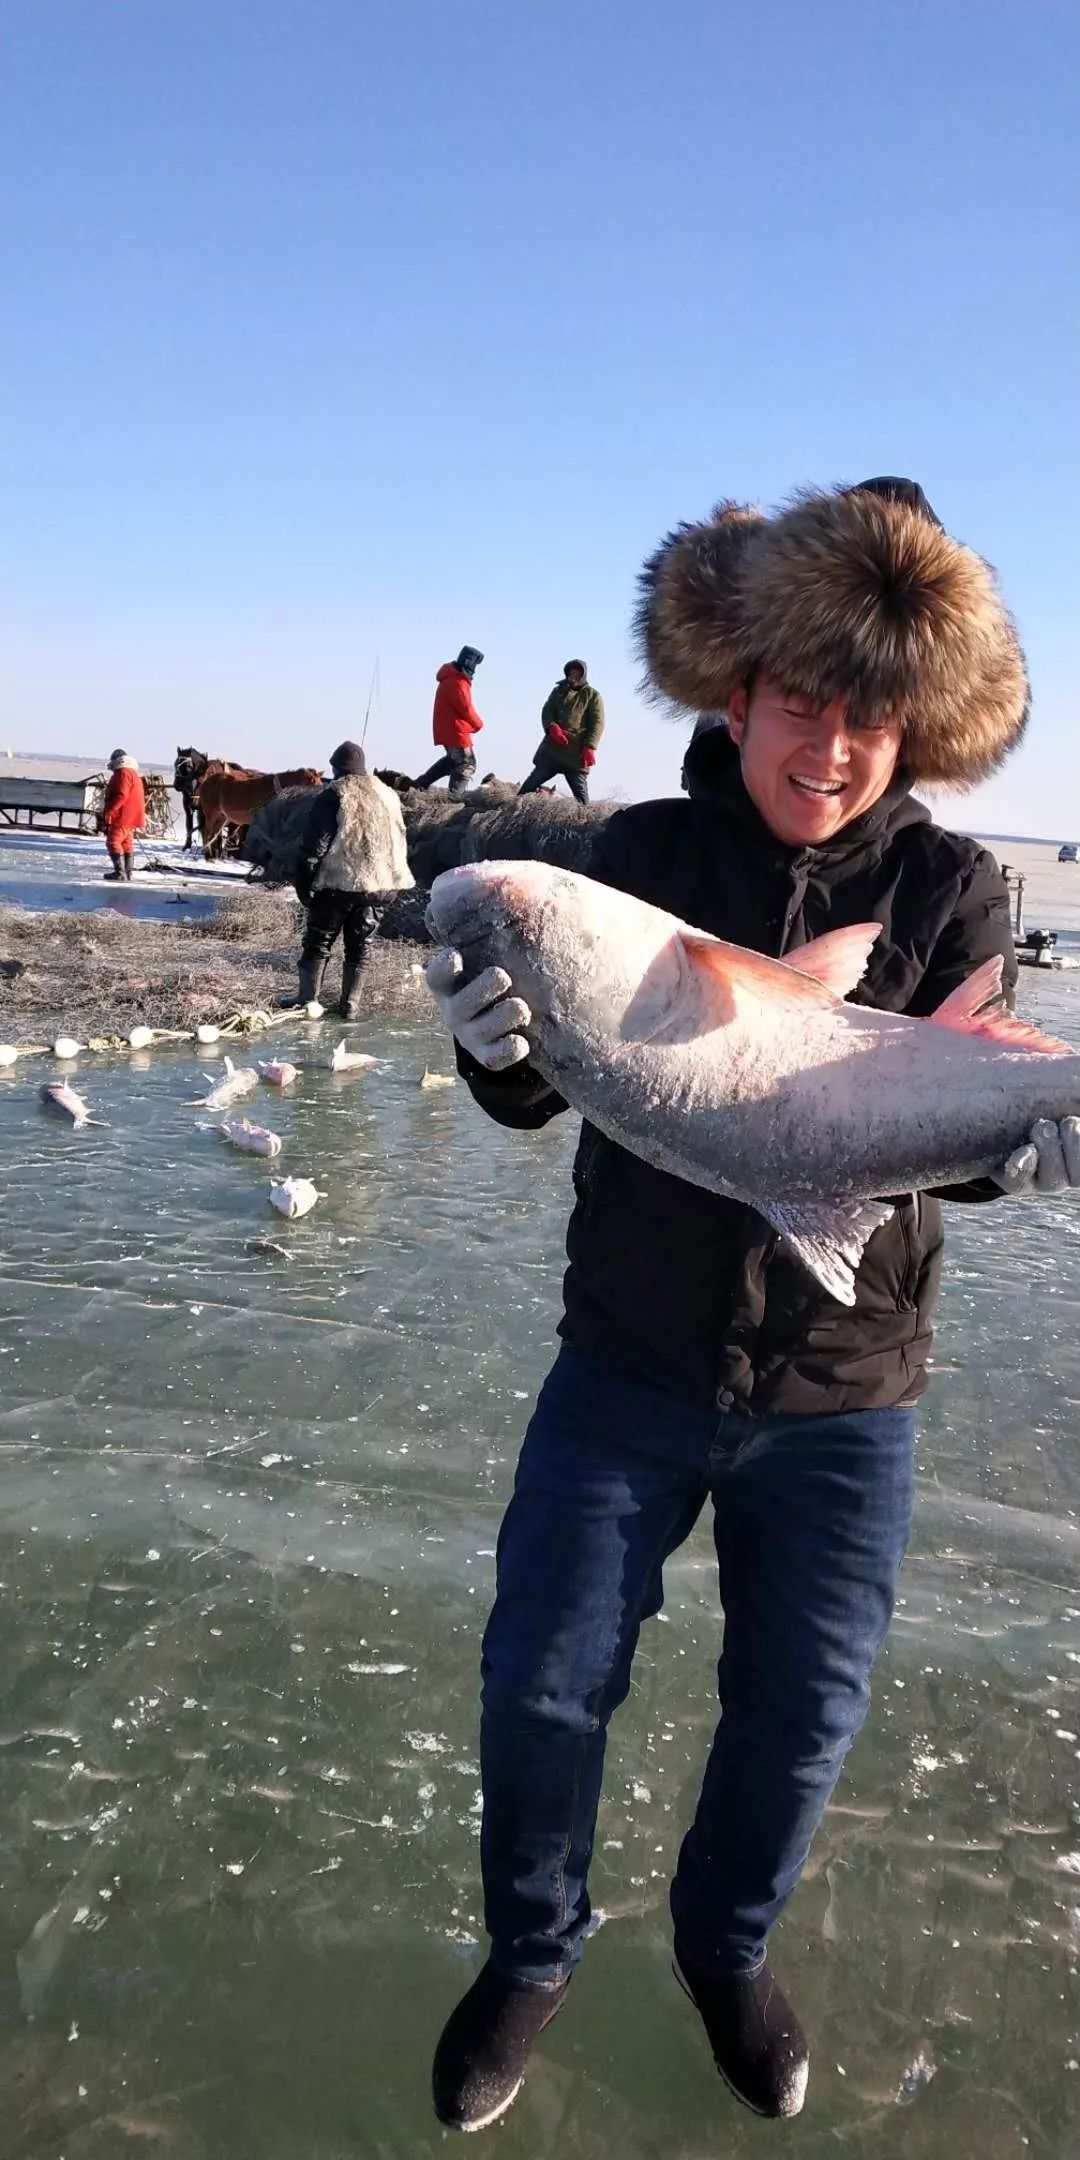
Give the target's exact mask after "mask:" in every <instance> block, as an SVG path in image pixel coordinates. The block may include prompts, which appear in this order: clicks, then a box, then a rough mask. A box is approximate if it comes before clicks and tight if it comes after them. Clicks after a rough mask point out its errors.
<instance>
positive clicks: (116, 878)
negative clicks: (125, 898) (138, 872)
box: [102, 848, 124, 885]
mask: <svg viewBox="0 0 1080 2160" xmlns="http://www.w3.org/2000/svg"><path fill="white" fill-rule="evenodd" d="M109 861H110V862H111V864H112V869H111V870H106V872H105V875H104V877H103V879H102V883H103V884H105V885H122V884H123V882H124V858H123V856H122V855H114V854H113V851H112V849H111V848H110V849H109Z"/></svg>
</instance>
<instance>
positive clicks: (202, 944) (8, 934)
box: [0, 887, 427, 1043]
mask: <svg viewBox="0 0 1080 2160" xmlns="http://www.w3.org/2000/svg"><path fill="white" fill-rule="evenodd" d="M402 897H403V898H404V899H407V900H408V901H409V902H410V903H411V908H410V910H409V914H410V916H411V921H402V922H401V923H400V927H399V928H398V934H396V935H395V934H394V932H395V922H394V911H395V909H396V910H397V911H398V915H399V918H401V917H404V915H405V911H404V910H403V909H402V908H401V906H400V903H399V902H396V901H395V903H394V908H392V909H391V910H390V911H388V912H389V920H388V923H387V928H388V930H389V932H390V934H389V935H387V936H385V937H379V938H375V939H373V940H372V943H371V948H370V952H369V955H368V962H367V966H366V968H365V971H364V1010H365V1012H370V1013H395V1014H406V1013H410V1012H421V1011H423V1010H424V1009H425V1007H426V1004H427V997H426V992H425V991H424V987H423V982H422V980H421V977H420V974H419V967H420V964H421V962H422V960H423V958H424V954H423V950H422V947H421V945H420V942H419V939H420V938H421V937H422V936H423V930H422V909H421V908H419V907H418V905H417V903H416V902H415V901H414V900H413V896H412V895H411V894H409V895H404V896H402ZM302 926H303V915H302V911H301V908H300V906H299V903H298V902H297V901H296V900H294V899H292V898H291V897H290V896H289V895H288V894H286V893H284V892H269V891H266V890H264V889H263V888H261V887H253V888H251V889H249V890H247V891H245V892H242V893H235V894H229V895H228V896H227V897H226V898H225V899H223V900H222V901H221V902H220V903H219V905H218V907H217V908H216V909H215V911H214V913H213V915H210V916H202V917H199V918H198V919H197V920H191V919H190V918H189V919H186V920H181V921H178V922H139V921H132V920H130V919H129V918H127V917H125V916H120V915H115V914H112V913H108V912H105V911H104V910H102V911H101V912H100V913H94V914H85V915H71V914H59V913H57V914H40V915H39V914H31V913H30V912H29V911H28V910H26V909H24V908H17V907H3V908H0V1041H3V1042H13V1043H29V1042H46V1041H50V1042H51V1041H53V1040H54V1039H55V1038H56V1037H57V1036H58V1035H71V1036H74V1037H75V1038H76V1039H77V1040H78V1041H80V1042H86V1041H87V1040H88V1038H89V1037H90V1036H91V1035H93V1036H95V1037H101V1038H111V1037H116V1038H121V1037H125V1038H126V1037H127V1036H128V1035H129V1034H130V1032H131V1030H132V1029H133V1028H151V1029H153V1030H154V1031H155V1032H157V1031H162V1032H170V1033H171V1032H176V1033H181V1034H194V1032H195V1030H196V1029H197V1028H198V1027H199V1026H200V1025H203V1024H206V1023H209V1024H213V1025H215V1026H217V1027H220V1028H223V1029H226V1028H230V1029H235V1030H239V1031H242V1030H243V1029H244V1028H245V1027H247V1026H250V1025H254V1023H255V1022H256V1020H257V1019H258V1021H259V1024H260V1025H262V1024H265V1018H261V1019H260V1018H259V1016H266V1015H268V1014H272V1013H273V1011H274V1008H275V1006H276V1005H277V1004H278V1002H279V1000H280V999H281V997H282V995H283V994H286V993H288V992H289V991H291V990H294V989H295V986H296V960H297V954H298V953H299V950H300V937H301V931H302ZM401 928H405V929H410V928H411V929H412V931H413V933H414V934H413V935H412V936H411V937H404V936H402V935H401V934H400V930H401Z"/></svg>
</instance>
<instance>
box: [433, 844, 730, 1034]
mask: <svg viewBox="0 0 1080 2160" xmlns="http://www.w3.org/2000/svg"><path fill="white" fill-rule="evenodd" d="M427 921H428V928H429V930H430V931H431V932H432V934H433V936H434V937H435V938H436V939H437V940H438V941H439V942H440V943H442V944H444V945H449V946H453V947H455V948H456V949H457V950H458V951H459V952H460V953H461V955H462V958H463V960H464V963H465V974H466V977H467V978H468V977H470V976H473V975H475V974H478V973H479V972H480V971H481V969H482V968H484V967H488V966H491V965H495V966H497V967H502V968H505V970H506V973H507V974H508V975H509V977H510V980H511V982H512V984H513V986H514V989H515V991H516V992H517V994H518V996H519V997H522V998H524V999H525V1002H526V1004H527V1005H528V1006H529V1008H530V1010H531V1012H532V1015H533V1019H534V1022H540V1023H543V1022H545V1021H550V1022H552V1023H554V1024H556V1025H558V1024H559V1023H560V1022H562V1021H565V1020H566V1019H567V1018H569V1017H571V1016H572V1019H573V1023H574V1026H575V1028H576V1029H578V1030H580V1031H583V1032H585V1033H587V1034H589V1035H591V1036H603V1037H605V1038H610V1037H612V1036H614V1037H615V1038H616V1039H618V1040H620V1041H623V1042H643V1041H648V1040H650V1039H651V1038H652V1037H654V1036H656V1035H658V1034H660V1033H661V1032H666V1031H667V1030H668V1029H669V1028H671V1026H672V1025H673V1024H674V1022H675V1017H676V1015H677V1014H679V1013H680V1012H681V1011H682V1010H683V1008H684V1007H685V1006H686V1003H687V1000H688V998H691V999H692V998H693V996H694V993H695V990H696V987H697V985H696V981H695V975H694V970H693V969H692V967H691V965H690V960H689V955H688V950H687V947H686V945H685V944H684V941H683V938H682V936H681V934H680V933H681V930H682V925H681V924H680V923H679V922H678V921H677V920H676V918H675V917H674V916H672V915H667V914H665V913H664V912H663V910H662V909H660V908H655V907H649V906H646V904H645V903H644V902H643V901H639V900H636V899H634V897H633V896H632V895H631V894H629V893H623V892H618V891H616V890H615V888H614V887H613V886H610V885H602V884H600V883H599V882H598V881H597V880H596V879H595V878H589V877H583V876H581V875H580V874H579V873H578V872H576V871H572V870H563V869H560V868H558V867H557V866H556V865H553V864H549V863H538V862H509V863H500V862H476V863H463V864H462V865H461V866H460V868H458V869H456V870H447V871H444V872H443V874H442V876H441V877H438V878H436V880H435V883H434V885H433V886H432V889H431V900H430V904H429V907H428V917H427Z"/></svg>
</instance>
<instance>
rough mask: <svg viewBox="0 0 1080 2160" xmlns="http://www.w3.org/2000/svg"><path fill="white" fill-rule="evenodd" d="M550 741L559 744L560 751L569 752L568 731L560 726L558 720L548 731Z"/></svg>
mask: <svg viewBox="0 0 1080 2160" xmlns="http://www.w3.org/2000/svg"><path fill="white" fill-rule="evenodd" d="M548 741H549V742H553V743H558V745H559V748H560V750H569V748H570V737H569V735H568V734H567V732H566V729H565V728H564V727H560V726H559V723H558V721H557V720H553V721H552V723H551V726H550V727H549V729H548Z"/></svg>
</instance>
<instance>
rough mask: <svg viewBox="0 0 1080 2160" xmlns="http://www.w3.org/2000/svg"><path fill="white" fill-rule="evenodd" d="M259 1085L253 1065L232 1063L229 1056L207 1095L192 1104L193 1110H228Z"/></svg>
mask: <svg viewBox="0 0 1080 2160" xmlns="http://www.w3.org/2000/svg"><path fill="white" fill-rule="evenodd" d="M258 1085H259V1075H258V1073H257V1072H256V1070H255V1067H254V1066H253V1065H234V1064H233V1061H232V1059H231V1058H229V1057H227V1058H226V1060H225V1072H224V1076H223V1078H222V1079H220V1080H219V1081H218V1082H217V1083H216V1085H215V1086H214V1087H212V1088H211V1090H210V1093H209V1095H204V1096H202V1097H200V1098H199V1100H197V1101H196V1102H194V1103H193V1104H192V1108H193V1109H195V1110H228V1109H229V1107H230V1105H231V1104H232V1103H234V1102H242V1101H243V1098H244V1096H245V1095H250V1094H251V1092H252V1090H253V1089H254V1088H257V1087H258Z"/></svg>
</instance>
